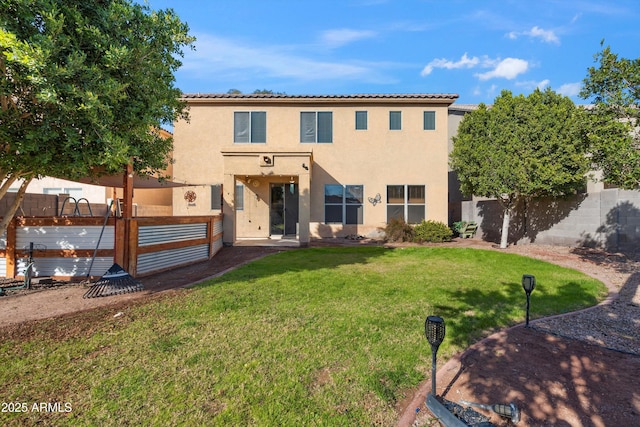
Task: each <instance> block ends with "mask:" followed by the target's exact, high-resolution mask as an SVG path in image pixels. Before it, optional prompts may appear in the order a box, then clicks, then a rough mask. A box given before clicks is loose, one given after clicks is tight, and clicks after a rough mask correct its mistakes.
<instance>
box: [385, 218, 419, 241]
mask: <svg viewBox="0 0 640 427" xmlns="http://www.w3.org/2000/svg"><path fill="white" fill-rule="evenodd" d="M384 233H385V235H386V240H387V242H412V241H413V236H414V230H413V227H412V226H411V225H409V224H407V223H406V222H405V221H404V219H402V218H392V219H391V220H390V221H389V222H388V223H387V226H386V227H385V228H384Z"/></svg>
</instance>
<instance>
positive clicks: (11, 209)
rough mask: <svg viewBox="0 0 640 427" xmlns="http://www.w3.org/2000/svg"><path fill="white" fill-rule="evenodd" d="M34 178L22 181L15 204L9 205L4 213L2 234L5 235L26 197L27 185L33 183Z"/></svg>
mask: <svg viewBox="0 0 640 427" xmlns="http://www.w3.org/2000/svg"><path fill="white" fill-rule="evenodd" d="M32 179H33V178H27V179H25V180H24V181H23V182H22V185H20V189H19V190H18V192H17V193H16V198H15V200H14V201H13V204H12V205H11V206H8V207H7V211H6V212H5V213H4V216H3V217H2V221H0V236H2V235H4V233H6V232H7V227H8V226H9V223H10V222H11V220H12V219H13V217H14V216H15V215H16V212H17V211H18V208H19V207H20V203H22V200H23V199H24V193H26V192H27V187H28V186H29V183H31V180H32Z"/></svg>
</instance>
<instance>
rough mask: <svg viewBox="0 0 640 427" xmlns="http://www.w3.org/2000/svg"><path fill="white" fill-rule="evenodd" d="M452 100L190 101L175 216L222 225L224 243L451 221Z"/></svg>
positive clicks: (178, 144)
mask: <svg viewBox="0 0 640 427" xmlns="http://www.w3.org/2000/svg"><path fill="white" fill-rule="evenodd" d="M457 97H458V95H455V94H402V95H334V96H311V95H306V96H290V95H277V94H252V95H244V94H204V95H203V94H187V95H184V96H183V100H184V101H186V102H187V104H188V106H189V115H190V120H189V121H179V122H177V123H175V125H174V156H173V157H174V160H175V163H174V165H173V174H174V180H176V181H180V182H189V183H191V184H198V185H195V186H191V187H188V188H176V189H173V214H174V215H209V214H215V213H218V212H220V211H222V212H223V214H224V237H223V239H224V242H225V243H227V244H234V243H236V242H237V241H239V240H241V239H266V238H270V239H277V238H283V237H287V238H296V239H298V241H299V242H300V244H301V245H305V244H307V243H308V242H309V240H310V238H312V237H317V238H329V237H342V236H349V235H363V236H368V235H375V234H377V233H379V228H382V227H384V226H385V224H386V223H387V221H388V220H389V219H390V218H392V217H402V218H404V219H405V220H406V221H408V222H410V223H418V222H420V221H421V220H422V219H427V220H436V221H442V222H444V223H446V222H447V219H448V201H447V197H448V195H447V192H448V184H447V174H448V170H447V165H448V131H447V129H448V127H447V115H448V113H447V111H448V110H447V109H448V107H449V106H450V105H451V104H452V103H453V102H454V101H455V100H456V98H457Z"/></svg>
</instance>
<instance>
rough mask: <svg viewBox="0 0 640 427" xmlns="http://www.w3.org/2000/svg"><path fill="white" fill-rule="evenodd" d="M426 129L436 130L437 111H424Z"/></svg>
mask: <svg viewBox="0 0 640 427" xmlns="http://www.w3.org/2000/svg"><path fill="white" fill-rule="evenodd" d="M424 130H436V112H435V111H425V112H424Z"/></svg>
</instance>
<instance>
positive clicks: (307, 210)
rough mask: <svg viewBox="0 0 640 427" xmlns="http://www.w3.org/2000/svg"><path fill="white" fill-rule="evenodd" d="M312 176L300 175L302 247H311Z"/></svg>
mask: <svg viewBox="0 0 640 427" xmlns="http://www.w3.org/2000/svg"><path fill="white" fill-rule="evenodd" d="M310 177H311V175H310V174H309V173H304V174H300V175H298V240H299V241H300V246H308V245H309V234H310V233H309V221H310V220H311V178H310Z"/></svg>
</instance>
